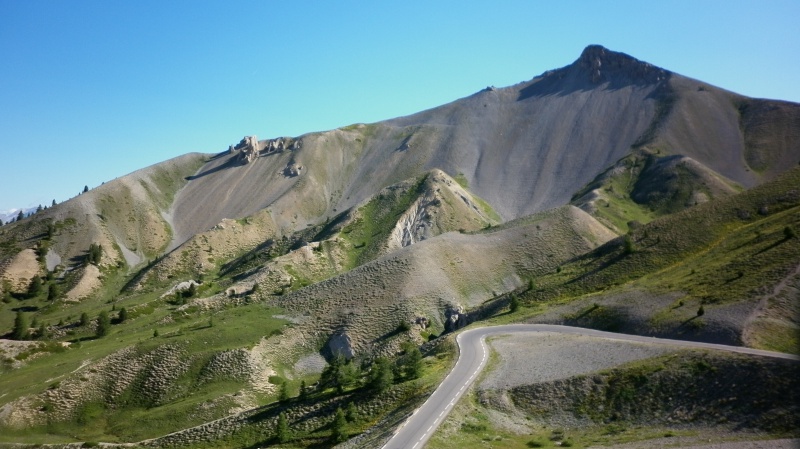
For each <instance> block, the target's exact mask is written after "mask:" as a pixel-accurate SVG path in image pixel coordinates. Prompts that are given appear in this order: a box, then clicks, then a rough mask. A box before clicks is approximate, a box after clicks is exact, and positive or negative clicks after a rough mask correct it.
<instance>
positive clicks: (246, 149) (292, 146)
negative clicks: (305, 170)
mask: <svg viewBox="0 0 800 449" xmlns="http://www.w3.org/2000/svg"><path fill="white" fill-rule="evenodd" d="M300 146H301V144H300V140H295V139H293V138H291V137H278V138H277V139H270V140H262V141H259V140H258V138H256V136H244V137H243V138H242V140H240V141H239V143H237V144H236V145H230V146H229V147H228V152H229V153H231V154H238V155H239V158H238V159H239V161H241V162H242V163H244V164H249V163H251V162H253V161H255V160H256V159H258V157H259V156H261V155H267V154H274V153H281V152H283V151H285V150H289V151H296V150H299V149H300ZM295 176H296V175H295Z"/></svg>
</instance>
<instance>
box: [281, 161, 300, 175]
mask: <svg viewBox="0 0 800 449" xmlns="http://www.w3.org/2000/svg"><path fill="white" fill-rule="evenodd" d="M302 171H303V166H302V165H299V164H298V163H296V162H289V163H288V164H286V167H284V168H283V170H282V171H281V173H282V174H283V176H285V177H287V178H294V177H295V176H300V173H301V172H302Z"/></svg>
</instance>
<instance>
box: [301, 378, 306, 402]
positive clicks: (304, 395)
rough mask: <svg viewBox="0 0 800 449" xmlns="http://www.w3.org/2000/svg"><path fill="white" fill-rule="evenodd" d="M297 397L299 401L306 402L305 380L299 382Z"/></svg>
mask: <svg viewBox="0 0 800 449" xmlns="http://www.w3.org/2000/svg"><path fill="white" fill-rule="evenodd" d="M299 397H300V400H301V401H304V400H306V398H307V397H308V387H306V381H305V380H301V381H300V394H299Z"/></svg>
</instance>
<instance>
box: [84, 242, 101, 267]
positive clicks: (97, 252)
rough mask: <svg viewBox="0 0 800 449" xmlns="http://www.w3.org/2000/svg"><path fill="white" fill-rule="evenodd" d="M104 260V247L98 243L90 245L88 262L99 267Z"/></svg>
mask: <svg viewBox="0 0 800 449" xmlns="http://www.w3.org/2000/svg"><path fill="white" fill-rule="evenodd" d="M102 258H103V246H102V245H98V244H96V243H92V244H91V245H89V254H88V256H87V261H88V262H89V263H91V264H94V265H97V264H99V263H100V260H101V259H102Z"/></svg>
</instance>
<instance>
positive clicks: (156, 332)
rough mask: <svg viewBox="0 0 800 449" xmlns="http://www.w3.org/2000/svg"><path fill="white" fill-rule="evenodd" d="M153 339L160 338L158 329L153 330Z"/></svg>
mask: <svg viewBox="0 0 800 449" xmlns="http://www.w3.org/2000/svg"><path fill="white" fill-rule="evenodd" d="M153 338H158V329H153Z"/></svg>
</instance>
